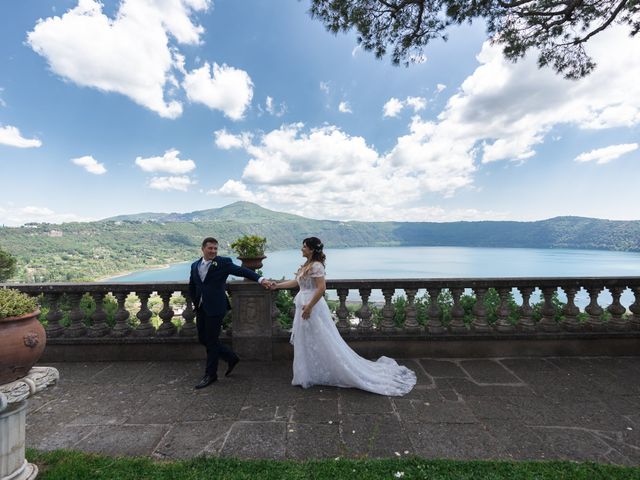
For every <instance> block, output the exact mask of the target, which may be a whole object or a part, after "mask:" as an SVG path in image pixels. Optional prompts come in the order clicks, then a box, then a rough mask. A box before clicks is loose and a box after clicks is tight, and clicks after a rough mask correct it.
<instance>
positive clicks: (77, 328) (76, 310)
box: [64, 292, 87, 338]
mask: <svg viewBox="0 0 640 480" xmlns="http://www.w3.org/2000/svg"><path fill="white" fill-rule="evenodd" d="M67 296H68V298H69V300H70V301H71V311H70V312H69V320H71V325H69V327H68V328H67V329H66V330H65V331H64V336H65V337H72V338H77V337H83V336H85V335H86V334H87V327H85V326H84V324H83V323H82V321H83V320H84V312H83V311H82V309H81V308H80V300H81V299H82V293H81V292H72V293H69V294H68V295H67Z"/></svg>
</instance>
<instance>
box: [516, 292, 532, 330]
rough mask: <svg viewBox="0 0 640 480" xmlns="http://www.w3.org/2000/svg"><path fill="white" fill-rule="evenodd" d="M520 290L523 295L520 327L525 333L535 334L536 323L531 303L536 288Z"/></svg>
mask: <svg viewBox="0 0 640 480" xmlns="http://www.w3.org/2000/svg"><path fill="white" fill-rule="evenodd" d="M519 290H520V294H521V295H522V306H521V307H520V322H519V323H518V327H519V329H520V330H522V331H523V332H535V330H536V322H534V321H533V308H532V307H531V304H530V303H529V302H530V299H531V294H532V293H533V290H534V288H533V287H520V288H519Z"/></svg>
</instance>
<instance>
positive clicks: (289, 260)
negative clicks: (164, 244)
mask: <svg viewBox="0 0 640 480" xmlns="http://www.w3.org/2000/svg"><path fill="white" fill-rule="evenodd" d="M325 254H326V255H327V262H326V263H327V265H326V271H327V277H328V278H333V279H372V278H458V277H480V278H481V277H601V276H636V275H640V253H638V252H611V251H606V250H572V249H536V248H474V247H366V248H364V247H363V248H343V249H326V250H325ZM195 256H196V252H194V257H195ZM194 259H195V258H194ZM302 261H303V258H302V256H301V253H300V250H298V249H296V250H281V251H278V252H268V254H267V258H266V259H265V261H264V267H263V268H262V271H263V273H264V275H265V276H267V277H270V278H275V279H280V278H282V277H285V278H292V277H293V274H294V272H295V271H296V270H297V269H298V267H299V266H300V264H301V263H302ZM190 264H191V262H183V263H177V264H173V265H171V266H169V267H168V268H161V269H152V270H143V271H139V272H134V273H131V274H129V275H124V276H120V277H114V278H110V279H107V280H104V282H109V283H112V282H118V283H119V282H159V281H182V280H187V279H188V278H189V265H190ZM601 298H602V301H603V302H604V303H605V304H606V303H608V302H610V298H611V297H610V296H609V295H608V294H607V293H606V292H605V293H603V294H602V295H601ZM350 299H352V300H353V299H357V294H356V295H355V296H354V295H351V296H350ZM381 299H382V295H381V294H380V293H379V292H375V291H374V292H373V293H372V297H371V300H372V301H380V300H381ZM587 299H588V295H587V294H586V293H585V292H582V294H580V295H578V296H577V297H576V303H577V304H578V305H580V306H584V305H586V303H588V302H587ZM532 300H535V298H532ZM622 302H623V304H624V305H625V306H629V305H630V304H631V303H632V302H633V295H632V294H631V293H630V292H629V291H625V293H624V295H623V298H622Z"/></svg>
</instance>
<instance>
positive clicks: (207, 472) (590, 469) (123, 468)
mask: <svg viewBox="0 0 640 480" xmlns="http://www.w3.org/2000/svg"><path fill="white" fill-rule="evenodd" d="M27 459H28V460H29V461H30V462H32V463H35V464H36V465H38V468H39V469H40V474H39V475H38V479H40V480H79V479H91V480H103V479H104V480H106V479H113V480H128V479H131V480H134V479H135V480H141V479H154V480H155V479H166V480H195V479H207V480H209V479H229V480H235V479H252V480H253V479H274V480H276V479H278V480H280V479H328V480H329V479H350V480H360V479H379V478H386V479H391V480H392V479H395V478H401V479H404V480H408V479H418V478H420V479H429V480H467V479H469V480H470V479H483V480H484V479H487V480H512V479H517V480H574V479H575V480H577V479H580V480H600V479H601V480H622V479H624V480H632V479H633V480H640V467H618V466H612V465H602V464H596V463H574V462H559V461H553V462H551V461H549V462H502V461H500V462H497V461H496V462H494V461H452V460H423V459H419V458H404V459H381V460H343V459H340V460H313V461H305V462H294V461H272V460H234V459H219V458H204V457H200V458H196V459H193V460H186V461H175V462H160V461H155V460H152V459H149V458H122V457H120V458H113V457H106V456H100V455H90V454H85V453H79V452H72V451H55V452H47V453H43V452H38V451H36V450H27Z"/></svg>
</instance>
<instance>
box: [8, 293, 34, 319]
mask: <svg viewBox="0 0 640 480" xmlns="http://www.w3.org/2000/svg"><path fill="white" fill-rule="evenodd" d="M37 309H38V304H37V302H36V300H35V298H32V297H30V296H29V295H27V294H26V293H22V292H20V291H18V290H16V289H14V288H0V318H8V317H19V316H21V315H26V314H28V313H31V312H34V311H35V310H37Z"/></svg>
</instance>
